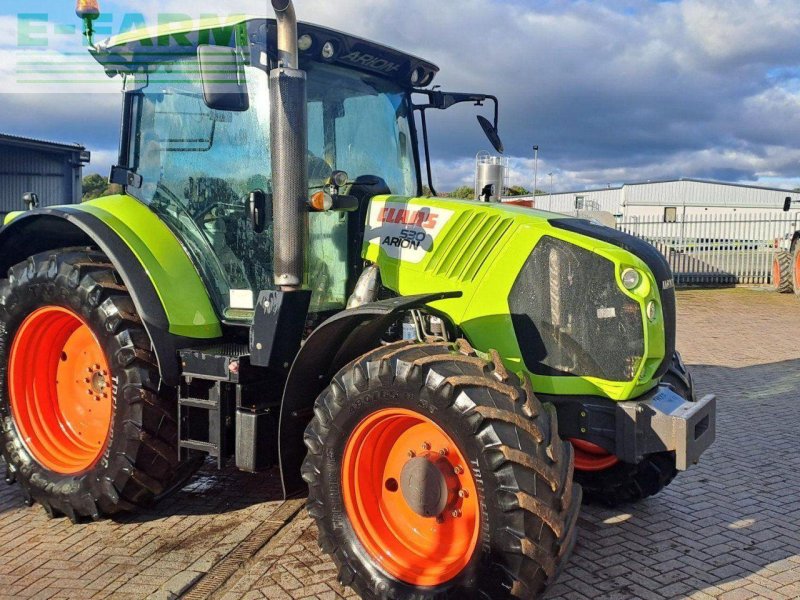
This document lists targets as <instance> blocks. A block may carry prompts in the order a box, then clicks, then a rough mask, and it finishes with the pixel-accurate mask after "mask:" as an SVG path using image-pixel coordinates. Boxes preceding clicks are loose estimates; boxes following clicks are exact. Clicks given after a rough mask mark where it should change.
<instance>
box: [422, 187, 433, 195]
mask: <svg viewBox="0 0 800 600" xmlns="http://www.w3.org/2000/svg"><path fill="white" fill-rule="evenodd" d="M422 197H423V198H433V192H432V191H431V188H429V187H428V186H427V185H423V186H422Z"/></svg>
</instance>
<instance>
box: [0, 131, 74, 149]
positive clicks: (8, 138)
mask: <svg viewBox="0 0 800 600" xmlns="http://www.w3.org/2000/svg"><path fill="white" fill-rule="evenodd" d="M3 143H11V144H14V145H16V146H39V147H41V146H50V147H52V148H53V149H59V150H70V151H72V152H82V151H83V150H86V147H85V146H82V145H81V144H77V143H72V144H68V143H64V142H53V141H50V140H40V139H36V138H28V137H22V136H19V135H11V134H8V133H0V144H3Z"/></svg>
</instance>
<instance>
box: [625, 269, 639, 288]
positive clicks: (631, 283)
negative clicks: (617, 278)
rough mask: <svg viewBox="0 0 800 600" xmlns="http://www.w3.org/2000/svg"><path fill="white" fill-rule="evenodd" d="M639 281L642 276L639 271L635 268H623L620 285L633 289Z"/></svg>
mask: <svg viewBox="0 0 800 600" xmlns="http://www.w3.org/2000/svg"><path fill="white" fill-rule="evenodd" d="M641 281H642V276H641V275H639V271H637V270H636V269H625V270H624V271H623V272H622V285H623V286H625V289H626V290H632V289H635V288H636V286H638V285H639V282H641Z"/></svg>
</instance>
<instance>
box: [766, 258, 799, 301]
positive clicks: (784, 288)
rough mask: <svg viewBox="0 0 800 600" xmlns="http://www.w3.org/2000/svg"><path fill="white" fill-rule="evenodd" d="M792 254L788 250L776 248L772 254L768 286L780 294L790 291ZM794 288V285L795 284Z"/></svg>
mask: <svg viewBox="0 0 800 600" xmlns="http://www.w3.org/2000/svg"><path fill="white" fill-rule="evenodd" d="M793 277H796V275H794V274H793V273H792V255H791V253H790V252H789V251H788V250H776V251H775V254H773V256H772V282H771V284H770V287H771V288H772V289H773V290H774V291H776V292H779V293H781V294H788V293H791V291H792V281H793V279H792V278H793ZM795 289H796V286H795Z"/></svg>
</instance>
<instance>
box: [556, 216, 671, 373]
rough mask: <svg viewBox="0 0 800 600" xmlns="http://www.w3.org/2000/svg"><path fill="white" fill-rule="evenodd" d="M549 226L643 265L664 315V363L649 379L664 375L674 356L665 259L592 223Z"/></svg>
mask: <svg viewBox="0 0 800 600" xmlns="http://www.w3.org/2000/svg"><path fill="white" fill-rule="evenodd" d="M550 224H551V225H552V226H553V227H557V228H559V229H563V230H565V231H571V232H573V233H579V234H581V235H585V236H588V237H591V238H594V239H597V240H603V241H604V242H608V243H609V244H613V245H615V246H617V247H619V248H622V249H623V250H626V251H627V252H630V253H631V254H633V255H635V256H638V257H639V258H640V259H642V260H643V261H644V263H645V264H646V265H647V267H648V268H649V269H650V271H651V272H652V273H653V276H654V277H655V278H656V281H657V282H658V291H659V295H660V296H661V312H662V314H663V315H664V360H662V361H661V364H660V365H659V367H658V369H656V372H655V375H653V379H657V378H659V377H661V376H662V375H664V373H666V372H667V369H669V366H670V365H671V364H672V355H673V354H674V352H675V285H674V281H673V278H672V271H671V270H670V268H669V263H668V262H667V261H666V259H665V258H664V257H663V256H662V254H661V253H660V252H659V251H658V250H656V249H655V248H654V247H653V246H651V245H650V244H648V243H647V242H646V241H644V240H643V239H640V238H637V237H635V236H632V235H630V234H628V233H625V232H624V231H618V230H616V229H613V228H611V227H604V226H602V225H600V224H598V223H595V222H594V221H589V220H587V219H570V218H557V219H551V221H550Z"/></svg>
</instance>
